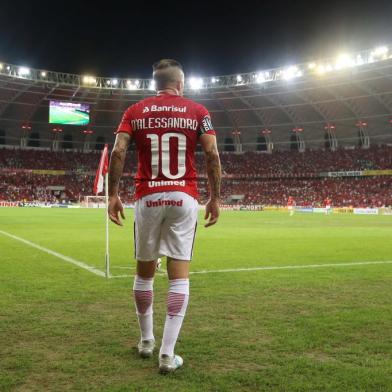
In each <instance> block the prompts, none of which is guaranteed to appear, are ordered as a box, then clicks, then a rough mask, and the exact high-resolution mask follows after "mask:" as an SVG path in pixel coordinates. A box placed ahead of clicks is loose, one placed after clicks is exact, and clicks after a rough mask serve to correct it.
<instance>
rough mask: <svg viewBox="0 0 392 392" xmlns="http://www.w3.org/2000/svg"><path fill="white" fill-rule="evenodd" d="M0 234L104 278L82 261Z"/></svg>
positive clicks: (95, 269) (19, 238)
mask: <svg viewBox="0 0 392 392" xmlns="http://www.w3.org/2000/svg"><path fill="white" fill-rule="evenodd" d="M0 234H3V235H5V236H6V237H9V238H12V239H14V240H16V241H20V242H23V243H24V244H26V245H29V246H31V247H32V248H36V249H38V250H40V251H42V252H45V253H48V254H50V255H52V256H54V257H57V258H59V259H61V260H64V261H66V262H67V263H71V264H74V265H76V266H78V267H80V268H83V269H85V270H87V271H89V272H92V273H93V274H95V275H98V276H102V277H105V273H104V272H103V271H101V270H99V269H97V268H95V267H91V266H90V265H88V264H86V263H83V262H82V261H79V260H75V259H73V258H72V257H68V256H65V255H63V254H61V253H58V252H55V251H54V250H51V249H48V248H44V247H43V246H41V245H38V244H35V243H34V242H31V241H28V240H25V239H24V238H21V237H18V236H16V235H13V234H10V233H7V232H6V231H3V230H0Z"/></svg>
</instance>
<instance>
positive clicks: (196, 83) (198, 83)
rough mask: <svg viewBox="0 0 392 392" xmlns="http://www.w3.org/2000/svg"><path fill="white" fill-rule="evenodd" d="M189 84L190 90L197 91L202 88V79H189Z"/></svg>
mask: <svg viewBox="0 0 392 392" xmlns="http://www.w3.org/2000/svg"><path fill="white" fill-rule="evenodd" d="M189 84H190V86H191V89H192V90H199V89H201V88H202V87H203V79H202V78H190V79H189Z"/></svg>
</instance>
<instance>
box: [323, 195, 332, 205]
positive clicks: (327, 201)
mask: <svg viewBox="0 0 392 392" xmlns="http://www.w3.org/2000/svg"><path fill="white" fill-rule="evenodd" d="M324 205H325V206H330V205H331V199H329V198H328V197H327V198H326V199H325V200H324Z"/></svg>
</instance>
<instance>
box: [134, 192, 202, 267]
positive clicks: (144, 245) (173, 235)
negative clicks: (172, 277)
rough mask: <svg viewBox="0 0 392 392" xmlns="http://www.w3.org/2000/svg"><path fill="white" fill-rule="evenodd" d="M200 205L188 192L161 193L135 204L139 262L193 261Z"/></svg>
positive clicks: (136, 245) (136, 256)
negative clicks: (170, 259)
mask: <svg viewBox="0 0 392 392" xmlns="http://www.w3.org/2000/svg"><path fill="white" fill-rule="evenodd" d="M198 210H199V203H198V202H197V200H196V199H194V198H193V197H192V196H190V195H188V194H187V193H184V192H158V193H153V194H151V195H147V196H144V197H142V198H141V199H139V200H137V201H136V204H135V225H134V240H135V258H136V260H139V261H152V260H156V259H157V258H158V257H161V256H168V257H171V258H173V259H176V260H189V261H190V260H191V259H192V253H193V243H194V240H195V234H196V227H197V214H198Z"/></svg>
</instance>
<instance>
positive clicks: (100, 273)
mask: <svg viewBox="0 0 392 392" xmlns="http://www.w3.org/2000/svg"><path fill="white" fill-rule="evenodd" d="M0 234H3V235H4V236H6V237H9V238H12V239H14V240H16V241H20V242H23V243H24V244H26V245H29V246H31V247H33V248H36V249H38V250H40V251H42V252H45V253H48V254H50V255H52V256H55V257H57V258H59V259H61V260H64V261H66V262H68V263H70V264H74V265H76V266H78V267H80V268H83V269H85V270H86V271H89V272H91V273H93V274H95V275H98V276H101V277H103V278H104V277H105V273H104V272H103V271H101V270H100V269H98V268H96V267H93V266H91V265H88V264H86V263H84V262H82V261H79V260H76V259H73V258H72V257H69V256H65V255H63V254H61V253H58V252H55V251H53V250H51V249H48V248H45V247H43V246H41V245H38V244H36V243H34V242H31V241H28V240H25V239H24V238H21V237H18V236H16V235H14V234H11V233H7V232H6V231H3V230H0ZM372 264H375V265H377V264H392V260H380V261H358V262H352V263H325V264H307V265H283V266H263V267H250V268H228V269H217V270H201V271H191V272H189V274H191V275H195V274H213V273H225V272H247V271H271V270H285V269H287V270H289V269H310V268H328V267H352V266H358V265H372ZM117 268H122V269H134V267H117ZM157 275H161V276H163V275H166V273H165V272H157ZM133 276H134V275H111V276H110V278H130V277H133Z"/></svg>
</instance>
